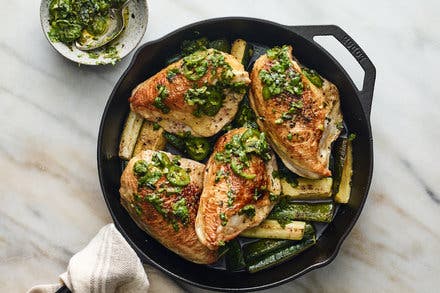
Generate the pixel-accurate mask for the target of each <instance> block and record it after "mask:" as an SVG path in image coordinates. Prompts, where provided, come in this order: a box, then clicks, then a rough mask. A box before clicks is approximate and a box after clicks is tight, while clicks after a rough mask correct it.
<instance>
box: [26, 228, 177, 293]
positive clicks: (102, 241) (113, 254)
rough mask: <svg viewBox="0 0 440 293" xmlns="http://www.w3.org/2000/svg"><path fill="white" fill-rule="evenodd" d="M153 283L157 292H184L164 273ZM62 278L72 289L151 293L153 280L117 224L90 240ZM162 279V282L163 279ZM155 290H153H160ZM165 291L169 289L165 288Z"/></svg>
mask: <svg viewBox="0 0 440 293" xmlns="http://www.w3.org/2000/svg"><path fill="white" fill-rule="evenodd" d="M146 269H147V270H148V271H149V272H152V274H153V275H156V276H155V277H159V280H158V283H160V284H155V286H153V287H154V288H153V289H156V290H157V292H182V291H183V290H182V289H181V288H180V287H178V286H177V285H176V284H174V283H173V282H172V281H167V279H165V278H163V277H161V276H160V274H159V276H157V274H156V273H155V272H154V270H153V271H152V270H151V268H148V267H147V266H146ZM60 281H61V282H62V283H64V284H65V285H66V286H67V287H68V288H69V289H70V290H71V291H72V292H96V293H100V292H106V293H107V292H127V293H131V292H147V291H148V289H149V288H150V283H149V281H148V278H147V274H146V273H145V270H144V267H143V266H142V263H141V261H140V260H139V258H138V256H137V255H136V252H135V251H134V250H133V249H132V248H131V247H130V245H129V244H128V243H127V241H126V240H125V239H124V237H123V236H122V235H121V233H119V231H118V230H117V229H116V228H115V226H114V224H108V225H106V226H104V227H103V228H102V229H101V230H100V231H99V232H98V234H97V235H96V236H95V237H94V238H93V239H92V241H90V243H89V244H88V245H87V246H86V247H85V248H84V249H83V250H81V251H80V252H78V253H77V254H75V255H74V256H73V257H72V258H71V259H70V261H69V266H68V268H67V272H65V273H63V274H61V275H60ZM159 281H160V282H159ZM62 285H63V284H53V285H39V286H35V287H33V288H31V289H30V290H29V291H28V293H49V292H50V293H53V292H56V291H57V290H58V289H59V288H60V287H61V286H62ZM156 290H151V291H156ZM163 290H165V291H163Z"/></svg>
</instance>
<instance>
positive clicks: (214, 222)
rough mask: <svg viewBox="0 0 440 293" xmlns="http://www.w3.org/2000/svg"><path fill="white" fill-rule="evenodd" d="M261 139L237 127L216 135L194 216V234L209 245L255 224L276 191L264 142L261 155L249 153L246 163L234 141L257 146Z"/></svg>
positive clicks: (272, 160)
mask: <svg viewBox="0 0 440 293" xmlns="http://www.w3.org/2000/svg"><path fill="white" fill-rule="evenodd" d="M245 140H246V141H247V143H246V142H245ZM261 140H264V134H260V132H259V131H257V130H252V129H247V128H238V129H234V130H232V131H229V132H228V133H226V134H225V135H223V136H222V137H220V138H219V140H218V141H217V143H216V145H215V147H214V151H213V154H212V155H211V157H210V159H209V161H208V163H207V165H206V171H205V181H204V184H203V193H202V195H201V197H200V204H199V211H198V214H197V218H196V232H197V236H198V237H199V239H200V241H201V242H202V243H203V244H204V245H206V246H207V247H208V248H209V249H217V247H218V246H219V245H222V244H223V243H225V242H227V241H229V240H231V239H233V238H235V237H236V236H237V235H238V234H239V233H240V232H241V231H243V230H245V229H247V228H249V227H253V226H257V225H258V224H259V223H260V222H261V221H262V220H264V219H265V218H266V216H267V215H268V213H269V212H270V211H271V209H272V207H273V205H274V200H275V199H276V196H277V195H279V193H280V183H279V181H278V179H276V178H274V177H273V176H272V173H273V171H275V170H277V166H276V161H275V158H274V155H273V153H272V152H271V151H270V149H268V146H267V149H266V150H264V151H263V152H264V153H263V154H262V155H259V154H256V153H249V154H248V161H247V164H248V166H246V164H245V163H243V162H241V161H240V159H239V156H240V153H241V154H243V153H242V152H243V148H242V146H241V147H237V144H240V145H243V144H247V145H248V146H250V148H252V147H255V148H259V147H261V145H258V143H260V142H261ZM263 143H265V142H263ZM263 148H264V146H263ZM228 150H229V151H228ZM246 151H249V150H246V149H244V152H246ZM244 161H246V160H244Z"/></svg>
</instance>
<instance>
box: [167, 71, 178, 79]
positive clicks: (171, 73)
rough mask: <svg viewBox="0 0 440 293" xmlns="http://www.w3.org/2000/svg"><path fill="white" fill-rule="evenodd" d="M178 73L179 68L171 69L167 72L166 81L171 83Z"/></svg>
mask: <svg viewBox="0 0 440 293" xmlns="http://www.w3.org/2000/svg"><path fill="white" fill-rule="evenodd" d="M178 73H179V68H172V69H170V70H168V72H167V79H168V81H169V82H172V81H173V79H174V78H175V77H176V76H177V74H178Z"/></svg>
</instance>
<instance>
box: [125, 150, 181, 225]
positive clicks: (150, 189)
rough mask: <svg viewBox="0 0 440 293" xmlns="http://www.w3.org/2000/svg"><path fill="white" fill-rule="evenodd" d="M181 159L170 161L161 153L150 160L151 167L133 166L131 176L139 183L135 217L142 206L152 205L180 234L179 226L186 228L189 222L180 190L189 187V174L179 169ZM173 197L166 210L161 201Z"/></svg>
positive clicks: (144, 164) (144, 162)
mask: <svg viewBox="0 0 440 293" xmlns="http://www.w3.org/2000/svg"><path fill="white" fill-rule="evenodd" d="M179 160H180V157H179V156H174V158H173V159H172V160H170V158H169V157H168V156H167V155H166V154H165V153H163V152H157V153H155V154H154V155H153V156H152V159H151V163H147V162H146V161H144V160H138V161H137V162H136V163H135V164H134V166H133V172H134V174H135V176H136V178H137V179H138V193H137V194H135V196H134V199H135V203H134V208H135V210H136V212H137V213H138V214H141V213H142V209H141V207H140V204H141V203H142V202H144V203H149V204H151V205H152V206H153V207H154V208H155V209H156V211H157V212H158V213H159V214H160V215H161V216H162V217H163V218H164V219H166V220H167V221H168V222H169V223H171V225H172V226H173V228H174V230H175V231H178V230H179V225H178V223H179V222H180V223H181V224H182V225H186V224H188V222H189V219H190V214H189V207H188V203H187V200H186V198H185V197H183V196H182V191H183V189H184V188H185V187H186V186H188V185H189V183H190V176H189V170H186V169H184V168H182V167H180V163H179ZM171 196H174V200H173V203H172V204H171V205H169V206H168V207H166V206H165V204H164V198H168V197H171Z"/></svg>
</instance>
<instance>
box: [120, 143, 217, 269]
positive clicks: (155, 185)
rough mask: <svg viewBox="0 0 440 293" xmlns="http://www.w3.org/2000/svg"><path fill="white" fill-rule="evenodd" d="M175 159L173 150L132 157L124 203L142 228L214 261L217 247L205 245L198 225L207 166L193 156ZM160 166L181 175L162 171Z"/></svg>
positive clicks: (196, 258) (194, 256)
mask: <svg viewBox="0 0 440 293" xmlns="http://www.w3.org/2000/svg"><path fill="white" fill-rule="evenodd" d="M158 154H159V155H160V157H159V158H158ZM165 156H166V158H168V159H169V161H170V165H168V166H167V167H163V166H161V165H160V162H161V161H162V158H163V159H164V160H165V161H166V160H167V159H166V158H165ZM173 159H175V160H176V157H175V156H173V155H171V154H169V153H165V152H157V151H150V150H146V151H143V152H141V153H140V154H139V155H137V156H135V157H134V158H132V159H131V160H130V161H129V163H128V165H127V167H126V168H125V170H124V172H123V174H122V177H121V188H120V190H119V192H120V194H121V203H122V205H123V206H124V207H125V208H126V209H127V211H128V212H129V214H130V216H131V217H132V218H133V220H134V221H135V222H136V224H137V225H138V226H139V227H140V228H141V229H142V230H144V231H146V232H147V233H148V234H149V235H151V236H152V237H154V238H155V239H156V240H158V241H159V242H160V243H162V245H164V246H165V247H167V248H168V249H170V250H171V251H173V252H174V253H177V254H178V255H180V256H182V257H183V258H185V259H187V260H189V261H192V262H195V263H199V264H209V263H213V262H215V261H216V260H217V257H218V254H217V251H213V250H209V249H208V248H207V247H206V246H204V245H203V244H202V243H201V242H200V241H199V240H198V238H197V235H196V232H195V229H194V223H195V218H196V215H197V211H198V207H199V198H200V194H201V193H202V187H203V175H204V174H203V172H204V168H205V166H204V165H203V164H200V163H198V162H195V161H192V160H189V159H179V160H178V161H176V162H177V164H175V165H174V163H173ZM158 162H159V163H158ZM145 166H147V167H145ZM173 166H174V167H173ZM176 166H177V167H176ZM179 168H180V169H179ZM146 169H148V170H149V171H148V172H144V171H145V170H146ZM160 169H163V170H162V171H164V172H167V171H168V172H176V174H177V175H175V176H174V177H173V176H171V177H169V176H167V175H160V172H162V171H159V170H160ZM182 172H184V174H187V175H188V177H187V176H186V175H182V174H183V173H182ZM167 178H170V179H171V181H170V180H169V179H167ZM156 180H157V181H156ZM155 181H156V182H155ZM142 182H145V183H142ZM170 182H174V183H178V184H180V186H179V185H176V184H174V185H173V184H171V183H170ZM186 183H187V184H186ZM184 184H186V185H184Z"/></svg>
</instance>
